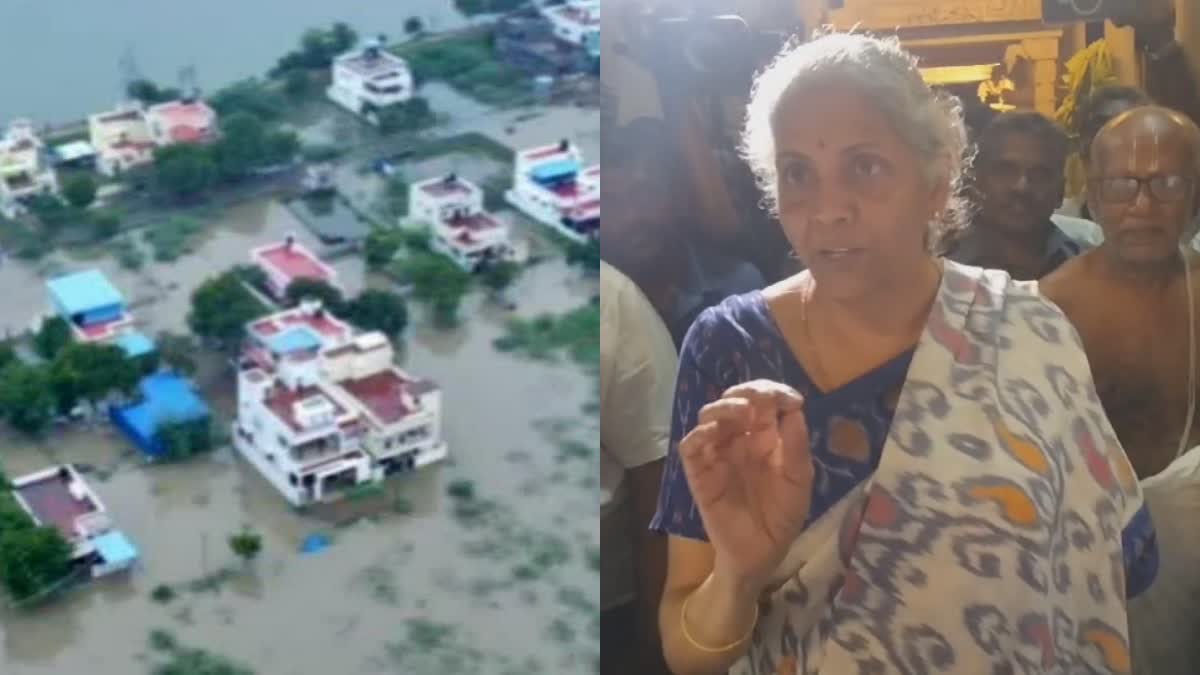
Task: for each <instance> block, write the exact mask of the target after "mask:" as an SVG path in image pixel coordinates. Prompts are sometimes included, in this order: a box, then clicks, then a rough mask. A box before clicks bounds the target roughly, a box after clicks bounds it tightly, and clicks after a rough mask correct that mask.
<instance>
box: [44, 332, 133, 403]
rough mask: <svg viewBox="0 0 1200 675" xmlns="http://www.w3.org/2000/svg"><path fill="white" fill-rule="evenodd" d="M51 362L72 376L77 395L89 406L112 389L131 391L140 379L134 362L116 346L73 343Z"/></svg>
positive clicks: (127, 392)
mask: <svg viewBox="0 0 1200 675" xmlns="http://www.w3.org/2000/svg"><path fill="white" fill-rule="evenodd" d="M55 365H56V366H61V367H63V368H65V369H66V371H67V372H69V373H71V374H73V375H74V377H75V378H76V384H77V386H78V394H79V397H80V398H82V399H84V400H86V401H87V402H89V403H90V404H92V407H93V408H94V407H95V406H96V404H97V403H99V402H100V401H101V400H103V399H104V398H105V397H106V396H108V395H109V394H111V393H112V392H121V393H124V394H126V395H128V394H131V393H132V392H133V391H134V390H135V389H136V387H137V383H138V380H139V379H141V373H140V371H139V369H138V366H137V364H136V363H134V362H133V361H132V360H130V359H129V357H128V356H127V355H126V354H125V350H123V349H121V348H120V347H118V346H116V345H100V344H91V343H73V344H71V345H69V346H68V347H66V348H65V349H63V351H62V352H61V353H60V354H59V355H58V358H57V359H55Z"/></svg>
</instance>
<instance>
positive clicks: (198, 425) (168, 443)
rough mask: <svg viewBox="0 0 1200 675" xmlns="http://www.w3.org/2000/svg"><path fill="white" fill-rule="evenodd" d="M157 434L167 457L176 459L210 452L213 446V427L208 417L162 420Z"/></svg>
mask: <svg viewBox="0 0 1200 675" xmlns="http://www.w3.org/2000/svg"><path fill="white" fill-rule="evenodd" d="M155 436H156V439H155V440H157V441H158V442H159V443H160V444H161V445H162V448H163V453H164V455H165V456H166V458H167V459H170V460H175V461H181V460H185V459H188V458H189V457H191V456H193V455H196V454H199V453H202V452H208V451H209V450H211V449H212V447H213V435H212V427H211V426H209V420H208V418H204V419H199V420H186V421H177V422H173V421H166V422H161V423H160V424H159V425H158V429H157V430H156V431H155Z"/></svg>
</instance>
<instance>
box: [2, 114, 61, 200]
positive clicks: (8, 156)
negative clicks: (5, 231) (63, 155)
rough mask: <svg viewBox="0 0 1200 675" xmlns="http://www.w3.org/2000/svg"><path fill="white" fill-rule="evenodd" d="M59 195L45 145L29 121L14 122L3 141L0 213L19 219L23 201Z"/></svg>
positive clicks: (56, 180)
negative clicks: (42, 195)
mask: <svg viewBox="0 0 1200 675" xmlns="http://www.w3.org/2000/svg"><path fill="white" fill-rule="evenodd" d="M56 192H58V179H57V178H56V177H55V174H54V169H53V168H52V167H51V165H50V162H49V161H48V158H47V155H46V150H45V145H43V143H42V139H40V138H38V135H37V133H36V132H35V131H34V128H33V123H32V122H30V121H28V120H14V121H13V122H12V123H10V124H9V126H8V130H7V131H6V132H5V134H4V136H2V137H0V213H2V214H4V215H5V216H6V217H9V218H15V217H16V216H17V215H19V214H20V213H21V211H22V210H23V208H22V206H21V203H20V200H22V199H26V198H28V197H32V196H34V195H39V194H54V193H56Z"/></svg>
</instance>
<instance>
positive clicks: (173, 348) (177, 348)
mask: <svg viewBox="0 0 1200 675" xmlns="http://www.w3.org/2000/svg"><path fill="white" fill-rule="evenodd" d="M154 345H155V348H156V350H157V351H158V354H159V358H160V359H161V361H162V364H163V365H165V366H166V367H167V368H170V369H171V370H173V371H175V372H177V373H179V374H181V375H187V376H191V375H194V374H195V373H196V359H195V358H194V356H193V355H194V354H196V352H197V349H198V348H197V346H196V341H195V340H193V339H192V337H191V336H190V335H179V334H177V333H170V332H167V331H163V332H161V333H159V334H158V339H157V340H155V342H154Z"/></svg>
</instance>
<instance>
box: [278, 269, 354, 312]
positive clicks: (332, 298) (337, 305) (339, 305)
mask: <svg viewBox="0 0 1200 675" xmlns="http://www.w3.org/2000/svg"><path fill="white" fill-rule="evenodd" d="M283 295H284V298H286V300H287V303H288V304H289V305H292V306H295V305H297V304H299V303H300V301H301V300H305V299H309V298H311V299H313V300H320V301H321V306H322V307H324V308H325V309H326V310H328V311H329V312H330V313H332V314H335V315H337V314H341V312H342V310H343V308H344V307H345V304H346V301H345V299H344V298H343V297H342V292H341V291H339V290H338V289H336V288H334V287H333V286H331V285H329V283H327V282H325V281H322V280H320V279H305V278H300V279H296V280H295V281H293V282H292V283H290V284H288V287H287V288H286V289H284V292H283Z"/></svg>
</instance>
